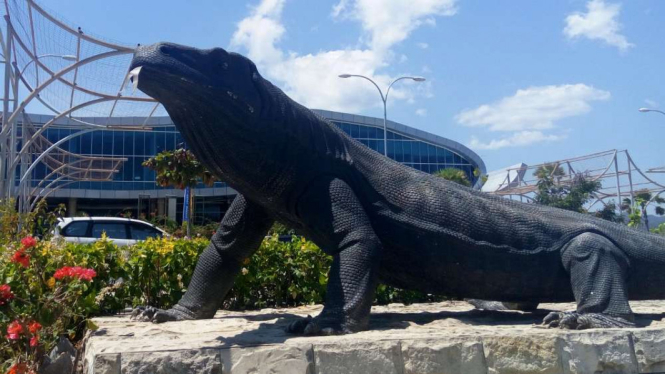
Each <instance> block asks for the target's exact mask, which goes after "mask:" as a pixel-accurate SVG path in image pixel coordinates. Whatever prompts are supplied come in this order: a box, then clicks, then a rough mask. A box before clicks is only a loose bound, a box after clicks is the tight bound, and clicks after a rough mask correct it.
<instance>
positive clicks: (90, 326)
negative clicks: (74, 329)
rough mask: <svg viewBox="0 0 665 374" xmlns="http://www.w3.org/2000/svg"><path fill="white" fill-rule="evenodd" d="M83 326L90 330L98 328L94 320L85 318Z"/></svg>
mask: <svg viewBox="0 0 665 374" xmlns="http://www.w3.org/2000/svg"><path fill="white" fill-rule="evenodd" d="M85 328H86V329H88V330H90V331H97V330H99V326H97V324H96V323H95V322H93V321H92V320H91V319H87V320H86V321H85Z"/></svg>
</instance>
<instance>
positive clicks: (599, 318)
mask: <svg viewBox="0 0 665 374" xmlns="http://www.w3.org/2000/svg"><path fill="white" fill-rule="evenodd" d="M543 325H545V326H547V327H548V328H557V327H558V328H560V329H566V330H586V329H596V328H629V327H635V323H633V322H631V321H629V320H627V319H625V318H622V317H614V316H610V315H607V314H603V313H577V312H552V313H550V314H548V315H547V316H545V318H544V319H543Z"/></svg>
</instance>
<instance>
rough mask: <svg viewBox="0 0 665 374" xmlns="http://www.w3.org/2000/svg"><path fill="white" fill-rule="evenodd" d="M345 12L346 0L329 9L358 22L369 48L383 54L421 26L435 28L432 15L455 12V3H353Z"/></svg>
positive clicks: (369, 0)
mask: <svg viewBox="0 0 665 374" xmlns="http://www.w3.org/2000/svg"><path fill="white" fill-rule="evenodd" d="M353 3H354V4H353V6H352V8H351V9H349V7H348V4H347V1H344V0H342V1H340V2H339V3H338V4H337V5H336V6H335V7H334V8H333V15H336V16H340V15H342V14H345V13H346V14H345V15H346V16H349V17H351V18H354V19H356V20H358V21H359V22H361V24H362V27H363V29H364V30H365V32H366V33H367V34H368V35H369V45H370V47H371V48H372V49H374V50H378V51H385V50H388V49H390V47H392V46H393V45H394V44H396V43H399V42H401V41H403V40H405V39H406V38H407V37H408V36H409V34H411V32H412V31H413V30H415V29H417V28H418V27H419V26H421V25H423V24H427V25H432V26H433V25H435V24H436V20H435V18H434V16H452V15H454V14H455V13H457V7H456V0H393V1H386V0H355V1H354V2H353Z"/></svg>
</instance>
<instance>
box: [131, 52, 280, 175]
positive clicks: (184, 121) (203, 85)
mask: <svg viewBox="0 0 665 374" xmlns="http://www.w3.org/2000/svg"><path fill="white" fill-rule="evenodd" d="M130 79H131V80H132V81H133V83H134V84H135V87H138V88H139V89H140V90H141V91H143V92H145V93H146V94H148V95H149V96H151V97H153V98H154V99H156V100H157V101H159V102H160V103H162V104H163V105H164V107H165V108H166V111H167V112H168V114H169V115H170V117H171V119H172V120H173V122H174V123H175V124H176V127H177V128H178V130H179V131H180V132H181V134H182V135H183V137H184V139H185V141H186V142H187V144H190V145H196V146H195V147H194V146H193V147H192V150H193V151H194V153H195V155H196V156H197V158H199V160H201V162H203V163H204V165H206V167H208V168H209V169H210V170H211V172H213V174H216V175H217V176H221V175H223V176H224V179H225V180H227V181H234V182H236V183H234V184H241V183H242V180H244V179H247V175H246V174H245V172H247V173H251V171H252V170H257V169H260V167H259V165H256V163H254V162H252V161H257V160H259V159H260V158H259V157H257V155H258V154H261V153H263V154H266V152H268V151H269V149H270V147H269V146H268V147H267V146H266V144H265V143H262V140H264V139H265V136H260V135H261V133H263V134H265V131H261V130H262V129H260V128H259V127H260V123H259V121H258V113H260V111H261V106H262V96H263V97H264V96H265V94H263V93H262V92H265V91H264V90H265V82H266V81H265V80H264V79H263V78H262V77H261V76H260V75H259V73H258V72H257V69H256V66H255V65H254V63H253V62H252V61H250V60H249V59H247V58H246V57H244V56H241V55H239V54H236V53H230V52H227V51H225V50H224V49H222V48H213V49H197V48H191V47H186V46H181V45H177V44H172V43H158V44H154V45H150V46H144V47H139V49H138V50H137V53H136V54H135V57H134V60H133V61H132V65H131V73H130ZM276 135H277V134H273V136H276ZM230 149H232V150H233V151H230ZM225 150H229V151H228V152H225ZM213 155H214V159H213V157H212V156H213ZM241 170H243V171H242V172H241ZM236 172H241V173H242V174H243V175H242V177H241V176H239V175H236Z"/></svg>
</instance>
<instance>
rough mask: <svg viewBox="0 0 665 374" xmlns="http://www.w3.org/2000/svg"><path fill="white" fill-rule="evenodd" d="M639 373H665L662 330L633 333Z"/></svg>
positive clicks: (664, 344)
mask: <svg viewBox="0 0 665 374" xmlns="http://www.w3.org/2000/svg"><path fill="white" fill-rule="evenodd" d="M633 343H634V345H635V356H636V358H637V365H638V368H639V372H640V373H665V334H663V331H662V330H642V331H637V330H636V331H633Z"/></svg>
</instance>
